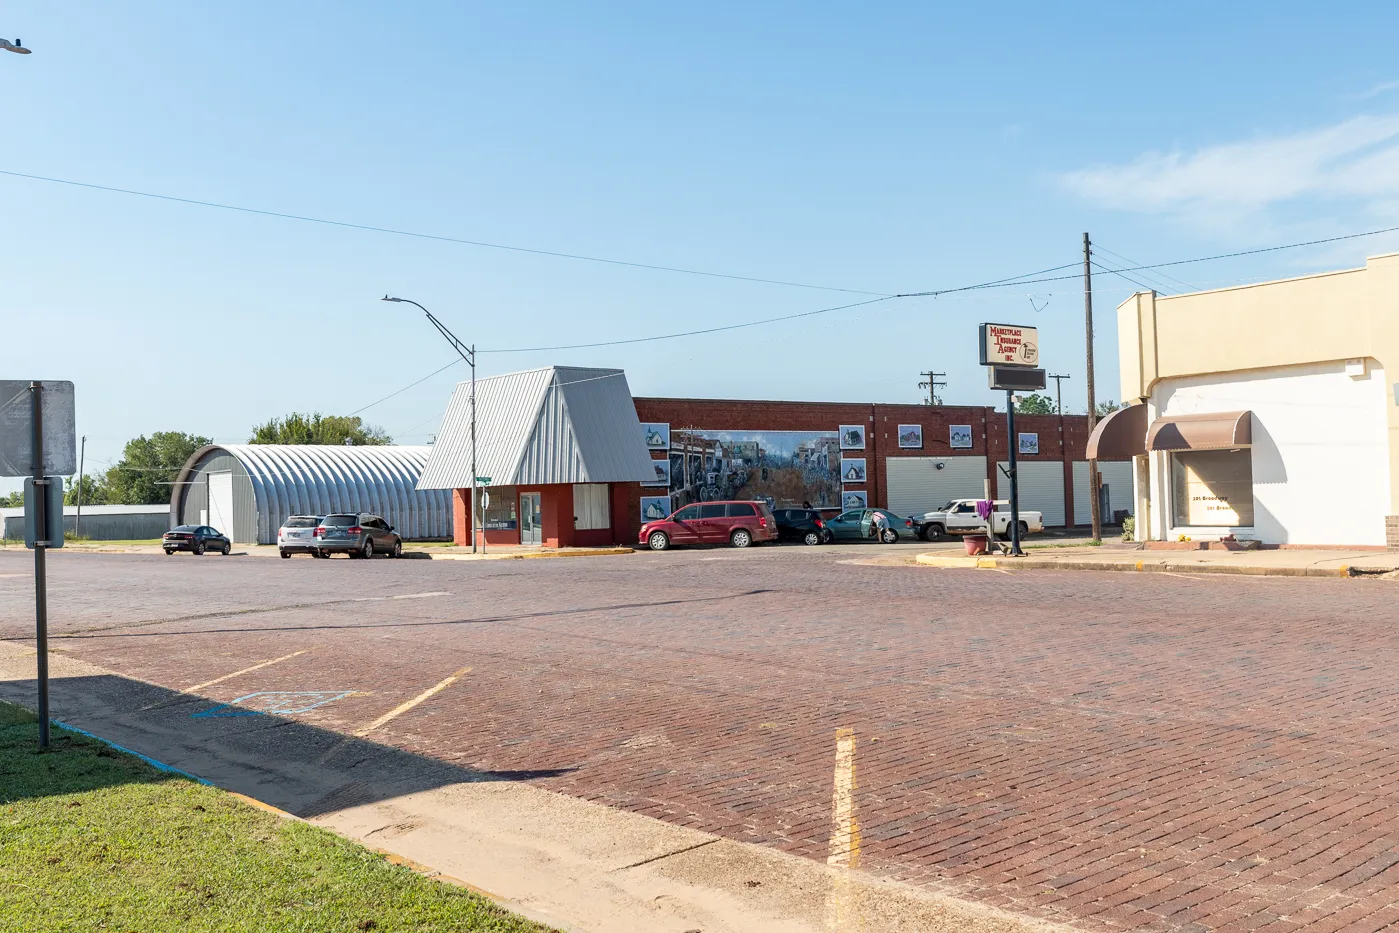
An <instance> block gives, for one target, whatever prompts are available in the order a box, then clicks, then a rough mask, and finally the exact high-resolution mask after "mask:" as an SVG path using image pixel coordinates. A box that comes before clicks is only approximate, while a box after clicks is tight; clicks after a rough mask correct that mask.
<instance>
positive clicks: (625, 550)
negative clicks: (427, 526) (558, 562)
mask: <svg viewBox="0 0 1399 933" xmlns="http://www.w3.org/2000/svg"><path fill="white" fill-rule="evenodd" d="M408 553H409V552H407V551H405V552H404V555H405V556H406V555H407V554H408ZM412 553H413V554H415V555H418V554H423V556H425V557H427V558H428V559H430V560H539V559H542V558H553V557H611V556H614V555H621V554H635V553H636V551H635V549H633V548H629V547H600V548H589V549H588V550H586V551H554V552H550V551H530V552H529V553H527V554H491V553H486V554H432V553H427V554H424V552H422V551H413V552H412ZM417 559H418V560H422V557H418V558H417Z"/></svg>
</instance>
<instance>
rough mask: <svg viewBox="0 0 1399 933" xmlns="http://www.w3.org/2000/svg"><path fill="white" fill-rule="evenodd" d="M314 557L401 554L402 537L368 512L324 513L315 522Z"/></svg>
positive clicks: (391, 555) (391, 527) (392, 555)
mask: <svg viewBox="0 0 1399 933" xmlns="http://www.w3.org/2000/svg"><path fill="white" fill-rule="evenodd" d="M312 540H313V541H314V542H315V545H314V547H315V551H314V552H313V553H314V554H315V555H316V556H317V557H329V556H330V555H332V554H349V555H350V556H351V557H373V556H374V555H375V554H376V553H382V554H388V555H389V556H390V557H402V556H403V539H402V538H400V537H399V536H398V534H397V533H396V532H395V531H394V530H393V526H392V525H390V524H389V523H388V522H386V521H384V520H383V519H382V518H380V517H379V516H377V515H371V514H369V513H368V512H339V513H336V514H332V515H327V516H326V517H325V518H323V519H321V523H320V524H319V525H317V526H316V534H315V537H314V538H313V539H312Z"/></svg>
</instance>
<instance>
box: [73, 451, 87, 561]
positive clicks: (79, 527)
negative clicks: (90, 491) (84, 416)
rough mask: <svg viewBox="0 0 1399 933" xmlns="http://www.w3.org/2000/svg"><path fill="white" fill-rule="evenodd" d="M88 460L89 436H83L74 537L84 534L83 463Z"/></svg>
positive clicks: (79, 456) (79, 455) (79, 459)
mask: <svg viewBox="0 0 1399 933" xmlns="http://www.w3.org/2000/svg"><path fill="white" fill-rule="evenodd" d="M86 459H87V435H86V434H84V435H83V446H82V452H81V453H79V454H78V515H77V518H75V519H74V520H73V537H75V538H80V537H82V534H83V461H85V460H86Z"/></svg>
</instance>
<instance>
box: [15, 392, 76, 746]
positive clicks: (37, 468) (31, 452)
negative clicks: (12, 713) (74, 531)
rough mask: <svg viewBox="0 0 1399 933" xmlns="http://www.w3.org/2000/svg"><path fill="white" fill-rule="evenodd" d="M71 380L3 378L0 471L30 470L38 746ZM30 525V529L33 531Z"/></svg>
mask: <svg viewBox="0 0 1399 933" xmlns="http://www.w3.org/2000/svg"><path fill="white" fill-rule="evenodd" d="M76 426H77V418H76V416H75V411H74V406H73V383H71V382H67V381H57V382H55V381H47V382H39V381H32V380H31V381H26V380H18V379H4V380H0V476H27V477H28V479H26V480H25V484H24V485H25V495H24V525H25V543H26V544H28V545H29V546H31V547H33V548H34V651H35V655H36V658H37V667H38V670H37V678H36V679H37V681H38V688H39V691H38V692H39V703H38V707H39V709H38V713H39V748H40V749H46V748H48V747H49V598H48V570H47V563H46V561H45V559H44V558H45V554H46V553H47V551H48V549H49V548H51V547H62V546H63V480H62V477H63V476H66V475H69V474H71V473H74V472H76V471H77V467H78V432H77V429H76ZM31 530H32V534H31V533H30V532H31Z"/></svg>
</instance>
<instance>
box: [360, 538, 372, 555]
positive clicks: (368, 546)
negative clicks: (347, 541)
mask: <svg viewBox="0 0 1399 933" xmlns="http://www.w3.org/2000/svg"><path fill="white" fill-rule="evenodd" d="M359 556H360V557H363V558H364V559H365V560H369V559H370V558H371V557H373V556H374V542H373V540H371V539H370V538H365V539H364V547H362V548H360V549H359Z"/></svg>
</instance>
